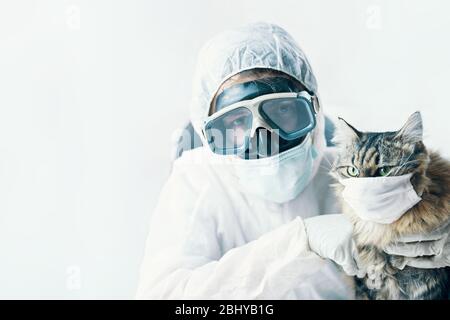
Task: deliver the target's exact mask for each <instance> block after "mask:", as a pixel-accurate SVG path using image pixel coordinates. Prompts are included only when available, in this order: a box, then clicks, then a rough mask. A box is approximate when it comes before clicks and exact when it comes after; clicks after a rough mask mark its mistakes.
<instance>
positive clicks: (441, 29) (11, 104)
mask: <svg viewBox="0 0 450 320" xmlns="http://www.w3.org/2000/svg"><path fill="white" fill-rule="evenodd" d="M449 11H450V2H448V1H445V0H442V1H423V0H417V1H413V0H404V1H400V0H385V1H381V0H370V1H368V0H351V1H350V0H347V1H332V0H330V1H325V0H321V1H317V0H315V1H312V0H310V1H299V0H292V1H279V0H277V1H273V0H271V1H268V0H264V1H263V0H252V1H242V0H233V1H206V0H205V1H182V0H179V1H173V0H172V1H166V0H165V1H162V0H160V1H143V0H142V1H131V0H126V1H125V0H123V1H106V0H105V1H98V0H85V1H77V0H66V1H64V0H53V1H44V0H40V1H31V0H28V1H24V0H14V1H13V0H10V1H8V0H0V298H131V297H133V294H134V291H135V289H136V283H137V277H138V267H139V263H140V261H141V258H142V254H143V249H144V241H145V238H146V232H147V224H148V219H149V216H150V214H151V211H152V209H153V207H154V206H155V203H156V199H157V197H158V192H159V190H160V189H161V186H162V184H163V182H164V180H165V179H166V178H167V176H168V174H169V170H170V138H171V135H172V132H173V131H174V129H175V128H177V127H179V126H181V125H182V124H183V123H184V122H185V121H186V120H187V119H188V108H187V105H188V102H189V98H190V88H191V78H192V74H193V70H194V66H195V59H196V55H197V53H198V50H199V48H200V46H201V45H202V43H203V42H204V41H206V40H207V39H208V38H210V37H211V36H212V35H214V34H215V33H217V32H219V31H221V30H222V29H224V28H229V27H233V26H238V25H242V24H245V23H247V22H252V21H259V20H265V21H269V22H274V23H278V24H280V25H281V26H283V27H285V28H286V29H287V30H288V31H289V32H291V33H292V35H293V36H294V37H295V38H296V39H297V40H298V41H299V43H300V45H301V47H302V48H303V49H304V50H305V51H306V53H307V55H308V57H309V58H310V61H311V63H312V65H313V68H314V71H315V73H316V76H317V79H318V81H319V88H320V94H321V97H322V100H323V103H324V108H326V111H327V110H328V113H329V114H332V115H341V116H344V117H345V118H346V119H347V120H348V121H350V122H351V123H353V124H354V125H355V126H356V127H358V128H360V129H362V130H380V131H381V130H388V129H389V130H394V129H397V128H399V127H400V126H401V125H402V123H403V122H404V121H405V120H406V118H407V116H408V115H409V114H410V113H412V112H413V111H415V110H421V111H422V113H423V117H424V121H425V123H424V125H425V130H426V135H427V140H426V142H427V143H428V145H430V146H433V147H436V148H439V149H440V150H441V151H442V152H444V154H445V155H446V156H449V155H450V147H449V146H448V138H447V137H448V133H449V129H448V126H449V121H448V120H449V115H450V111H449V110H450V97H449V95H448V93H449V89H448V86H449V80H448V79H449V76H450V59H449V57H450V44H449V34H450V19H449V18H448V12H449Z"/></svg>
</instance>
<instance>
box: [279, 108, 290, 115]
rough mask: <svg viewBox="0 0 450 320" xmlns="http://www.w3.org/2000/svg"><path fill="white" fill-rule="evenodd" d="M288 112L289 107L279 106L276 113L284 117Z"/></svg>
mask: <svg viewBox="0 0 450 320" xmlns="http://www.w3.org/2000/svg"><path fill="white" fill-rule="evenodd" d="M289 111H290V108H289V106H280V108H279V109H278V113H279V114H282V115H286V114H287V113H288V112H289Z"/></svg>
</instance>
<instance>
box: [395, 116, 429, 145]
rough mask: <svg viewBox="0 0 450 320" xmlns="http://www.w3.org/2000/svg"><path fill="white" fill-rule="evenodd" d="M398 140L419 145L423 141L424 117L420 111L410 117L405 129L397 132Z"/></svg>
mask: <svg viewBox="0 0 450 320" xmlns="http://www.w3.org/2000/svg"><path fill="white" fill-rule="evenodd" d="M395 137H396V138H399V139H403V140H404V141H406V142H409V143H417V142H420V141H422V139H423V125H422V116H421V115H420V112H419V111H416V112H414V113H413V114H412V115H410V116H409V118H408V120H407V121H406V123H405V124H404V125H403V127H402V128H401V129H400V130H399V131H397V134H396V135H395Z"/></svg>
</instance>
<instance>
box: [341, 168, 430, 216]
mask: <svg viewBox="0 0 450 320" xmlns="http://www.w3.org/2000/svg"><path fill="white" fill-rule="evenodd" d="M411 177H412V173H409V174H405V175H402V176H392V177H363V178H348V179H339V182H340V183H342V184H343V185H344V186H345V188H344V191H343V192H342V196H343V198H344V200H345V201H346V202H347V203H348V205H349V206H350V207H351V208H352V209H353V210H354V211H355V214H356V215H358V216H359V217H360V218H361V219H362V220H366V221H373V222H377V223H381V224H390V223H392V222H394V221H396V220H398V219H399V218H400V217H401V216H402V215H403V214H404V213H405V212H406V211H408V210H409V209H411V208H412V207H413V206H414V205H415V204H416V203H418V202H419V201H420V200H421V198H420V197H419V196H418V195H417V193H416V191H415V190H414V188H413V186H412V184H411Z"/></svg>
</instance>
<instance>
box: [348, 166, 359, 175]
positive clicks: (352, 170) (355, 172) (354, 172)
mask: <svg viewBox="0 0 450 320" xmlns="http://www.w3.org/2000/svg"><path fill="white" fill-rule="evenodd" d="M347 174H348V175H349V176H350V177H357V176H359V170H358V169H356V168H355V167H352V166H349V167H347Z"/></svg>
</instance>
